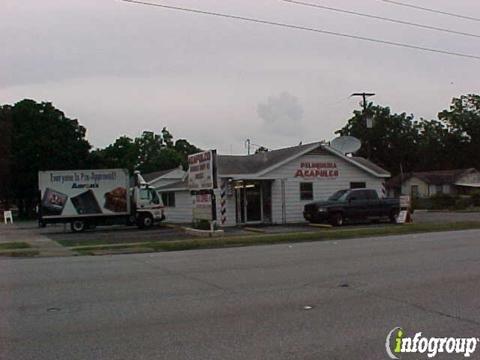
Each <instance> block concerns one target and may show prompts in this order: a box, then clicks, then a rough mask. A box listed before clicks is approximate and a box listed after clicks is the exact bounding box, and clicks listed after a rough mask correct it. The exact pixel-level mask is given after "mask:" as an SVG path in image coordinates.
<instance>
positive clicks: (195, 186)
mask: <svg viewBox="0 0 480 360" xmlns="http://www.w3.org/2000/svg"><path fill="white" fill-rule="evenodd" d="M216 155H217V152H216V150H208V151H203V152H201V153H197V154H193V155H189V156H188V188H189V189H190V191H199V190H213V189H215V188H216V187H217V174H216V173H217V171H216Z"/></svg>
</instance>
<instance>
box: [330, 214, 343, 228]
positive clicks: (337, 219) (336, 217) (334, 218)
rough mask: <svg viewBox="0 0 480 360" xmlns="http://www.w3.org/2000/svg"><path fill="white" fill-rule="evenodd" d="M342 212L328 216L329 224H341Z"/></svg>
mask: <svg viewBox="0 0 480 360" xmlns="http://www.w3.org/2000/svg"><path fill="white" fill-rule="evenodd" d="M343 220H344V219H343V214H342V213H339V212H338V213H335V214H332V215H331V216H330V224H331V225H332V226H342V225H343Z"/></svg>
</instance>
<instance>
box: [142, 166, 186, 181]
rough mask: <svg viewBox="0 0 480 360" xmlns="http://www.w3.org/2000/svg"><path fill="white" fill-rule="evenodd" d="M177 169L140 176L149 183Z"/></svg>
mask: <svg viewBox="0 0 480 360" xmlns="http://www.w3.org/2000/svg"><path fill="white" fill-rule="evenodd" d="M178 169H179V168H178V167H176V168H173V169H168V170H160V171H154V172H151V173H148V174H142V177H143V178H144V179H145V181H146V182H151V181H153V180H156V179H158V178H160V177H162V176H165V175H167V174H169V173H171V172H173V171H176V170H178Z"/></svg>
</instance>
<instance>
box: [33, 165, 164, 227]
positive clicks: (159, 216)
mask: <svg viewBox="0 0 480 360" xmlns="http://www.w3.org/2000/svg"><path fill="white" fill-rule="evenodd" d="M132 180H133V181H132V183H131V181H130V176H129V173H128V170H126V169H94V170H64V171H40V172H39V173H38V188H39V192H40V193H39V195H40V200H39V201H40V203H39V225H40V226H42V227H43V226H46V225H47V224H53V223H70V227H71V229H72V231H74V232H80V231H83V230H85V229H86V228H94V227H95V226H97V225H116V224H126V225H135V224H136V225H137V226H138V227H140V228H147V227H151V226H152V225H153V224H154V223H155V222H156V221H162V220H164V219H165V215H164V207H163V203H162V199H161V198H160V196H158V193H157V192H156V191H155V189H153V188H151V187H149V186H148V184H147V183H146V182H145V180H143V178H142V176H141V175H140V173H139V172H135V174H134V176H133V179H132Z"/></svg>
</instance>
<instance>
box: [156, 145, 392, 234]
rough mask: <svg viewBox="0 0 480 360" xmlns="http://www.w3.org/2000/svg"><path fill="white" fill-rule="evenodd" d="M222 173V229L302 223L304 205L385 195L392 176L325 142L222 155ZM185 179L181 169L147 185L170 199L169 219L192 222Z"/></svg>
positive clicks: (219, 160) (219, 167)
mask: <svg viewBox="0 0 480 360" xmlns="http://www.w3.org/2000/svg"><path fill="white" fill-rule="evenodd" d="M177 170H178V169H177ZM217 173H218V189H216V190H215V195H216V199H217V201H216V203H217V215H218V216H217V219H218V223H219V225H220V226H235V225H240V224H260V223H265V224H285V223H299V222H303V221H305V220H304V218H303V207H304V205H305V204H307V203H309V202H311V201H315V200H325V199H327V198H328V197H329V196H330V195H332V194H333V193H334V192H335V191H337V190H341V189H348V188H371V189H375V190H377V192H378V194H379V196H380V197H384V196H385V181H386V179H387V178H389V177H390V173H388V172H387V171H385V170H383V169H382V168H380V167H378V166H377V165H375V164H373V163H372V162H370V161H368V160H366V159H364V158H359V157H349V156H345V155H344V154H342V153H340V152H338V151H337V150H335V149H333V148H331V147H329V146H327V145H325V144H322V143H312V144H307V145H300V146H294V147H289V148H284V149H279V150H273V151H269V152H262V153H258V154H254V155H243V156H242V155H217ZM180 175H181V173H180V172H178V171H177V173H176V176H177V177H176V179H171V178H169V179H168V183H162V184H161V185H159V184H160V183H161V181H164V180H165V177H166V176H170V177H172V174H170V175H169V174H168V173H166V174H161V175H160V176H158V177H157V179H153V180H152V181H149V180H147V181H149V182H150V184H151V185H153V186H155V187H156V188H157V190H158V191H159V192H160V193H161V194H162V197H163V198H165V199H166V200H167V201H166V203H165V205H166V207H167V208H166V217H167V221H169V222H184V223H188V222H191V221H192V213H193V212H192V204H193V200H192V196H191V195H190V192H189V190H188V188H187V179H186V177H185V173H183V177H182V176H180ZM166 194H168V195H166ZM172 199H173V200H172Z"/></svg>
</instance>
